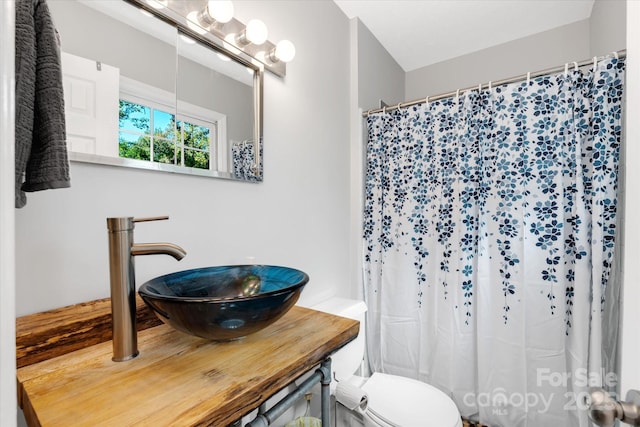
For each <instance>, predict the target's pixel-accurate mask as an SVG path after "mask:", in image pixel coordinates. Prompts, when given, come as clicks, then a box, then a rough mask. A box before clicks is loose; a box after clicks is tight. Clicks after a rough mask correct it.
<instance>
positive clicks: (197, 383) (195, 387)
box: [17, 306, 359, 427]
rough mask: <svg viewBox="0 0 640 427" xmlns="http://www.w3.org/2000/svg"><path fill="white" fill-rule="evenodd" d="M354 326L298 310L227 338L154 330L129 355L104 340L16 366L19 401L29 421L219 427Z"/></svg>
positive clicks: (341, 341) (352, 333)
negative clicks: (119, 354)
mask: <svg viewBox="0 0 640 427" xmlns="http://www.w3.org/2000/svg"><path fill="white" fill-rule="evenodd" d="M19 324H20V322H19ZM358 327H359V323H358V322H357V321H355V320H351V319H346V318H342V317H338V316H333V315H329V314H326V313H321V312H318V311H314V310H310V309H306V308H302V307H297V306H296V307H293V308H292V309H291V310H290V311H289V312H288V313H287V314H286V315H285V316H283V317H282V318H281V319H279V320H278V321H277V322H276V323H274V324H272V325H271V326H269V327H267V328H265V329H263V330H262V331H259V332H257V333H255V334H252V335H249V336H247V337H245V338H243V339H241V340H238V341H231V342H223V343H216V342H211V341H207V340H204V339H201V338H197V337H193V336H190V335H186V334H183V333H181V332H178V331H176V330H174V329H173V328H171V327H169V326H166V325H160V326H155V327H151V328H149V329H145V330H143V331H141V332H139V333H138V347H139V350H140V355H139V356H138V357H136V358H135V359H133V360H131V361H127V362H113V361H112V360H111V357H112V348H111V341H105V342H102V343H99V344H92V345H91V346H89V347H86V348H83V349H80V350H75V351H72V352H70V353H67V354H63V355H61V356H58V357H54V358H51V359H48V360H44V361H41V362H38V363H34V364H31V365H28V366H24V367H22V368H20V369H18V372H17V378H18V401H19V403H20V405H21V407H22V408H23V410H24V413H25V417H26V419H27V422H28V424H29V426H31V427H34V426H44V427H49V426H65V427H66V426H69V425H73V426H108V427H113V426H118V427H122V426H154V427H158V426H226V425H229V424H231V423H232V422H234V421H236V420H238V419H239V418H240V417H242V416H243V415H246V414H247V413H249V412H251V411H252V410H253V409H255V408H257V407H258V406H259V405H260V404H261V403H263V402H264V401H266V399H267V398H269V397H270V396H271V395H273V394H274V393H276V392H277V391H278V390H280V389H282V388H283V387H285V386H286V385H287V384H289V383H291V382H292V381H293V380H295V379H296V378H298V377H299V376H301V375H302V374H304V373H305V372H308V371H309V370H311V369H312V368H313V367H314V366H316V365H317V364H318V363H319V362H321V361H322V360H324V359H325V358H326V357H327V356H329V355H330V354H332V353H333V352H335V351H336V350H337V349H339V348H340V347H342V346H344V345H345V344H347V343H348V342H349V341H351V340H353V339H354V338H355V337H356V336H357V334H358Z"/></svg>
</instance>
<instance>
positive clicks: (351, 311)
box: [311, 297, 367, 381]
mask: <svg viewBox="0 0 640 427" xmlns="http://www.w3.org/2000/svg"><path fill="white" fill-rule="evenodd" d="M311 308H312V309H314V310H318V311H322V312H325V313H329V314H334V315H336V316H341V317H347V318H349V319H354V320H358V321H359V322H360V330H359V332H358V336H357V337H356V338H355V339H354V340H353V341H351V342H350V343H349V344H347V345H345V346H344V347H342V348H341V349H340V350H338V351H336V352H335V353H334V354H333V355H332V356H331V370H332V371H333V373H334V378H336V379H337V380H338V381H340V380H342V379H347V378H349V377H351V376H352V375H354V374H355V373H356V371H357V370H358V368H360V364H361V363H362V360H363V358H364V351H365V350H364V349H365V336H364V335H365V334H364V320H365V314H366V312H367V305H366V304H365V303H364V301H359V300H353V299H347V298H338V297H334V298H329V299H327V300H325V301H322V302H321V303H319V304H316V305H314V306H312V307H311Z"/></svg>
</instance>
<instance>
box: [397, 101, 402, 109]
mask: <svg viewBox="0 0 640 427" xmlns="http://www.w3.org/2000/svg"><path fill="white" fill-rule="evenodd" d="M400 104H402V102H398V111H400Z"/></svg>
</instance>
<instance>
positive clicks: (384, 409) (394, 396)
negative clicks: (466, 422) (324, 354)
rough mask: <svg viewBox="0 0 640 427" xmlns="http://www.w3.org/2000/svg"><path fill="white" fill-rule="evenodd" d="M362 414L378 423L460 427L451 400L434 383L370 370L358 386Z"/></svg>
mask: <svg viewBox="0 0 640 427" xmlns="http://www.w3.org/2000/svg"><path fill="white" fill-rule="evenodd" d="M362 390H363V391H365V392H366V393H367V395H368V397H369V406H368V408H367V410H366V412H365V414H364V416H365V417H366V418H368V421H370V422H372V423H373V424H374V425H376V426H381V427H462V420H461V418H460V413H459V412H458V408H457V407H456V405H455V403H453V400H451V399H450V398H449V396H447V395H446V394H445V393H443V392H442V391H440V390H439V389H437V388H436V387H434V386H432V385H429V384H426V383H423V382H421V381H417V380H414V379H410V378H404V377H399V376H396V375H388V374H382V373H379V372H376V373H374V374H373V375H372V376H371V378H369V380H367V382H366V383H365V384H364V385H363V386H362Z"/></svg>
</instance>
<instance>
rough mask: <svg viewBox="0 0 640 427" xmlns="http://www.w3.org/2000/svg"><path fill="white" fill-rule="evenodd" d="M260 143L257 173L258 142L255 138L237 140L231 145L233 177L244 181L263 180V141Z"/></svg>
mask: <svg viewBox="0 0 640 427" xmlns="http://www.w3.org/2000/svg"><path fill="white" fill-rule="evenodd" d="M259 145H260V153H259V158H260V164H259V165H257V167H258V169H259V171H258V173H257V174H256V172H255V167H256V157H255V149H256V147H255V146H256V144H255V142H254V141H253V140H248V141H242V142H235V143H233V144H232V145H231V161H232V163H233V177H234V178H236V179H241V180H243V181H262V141H260V143H259Z"/></svg>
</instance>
